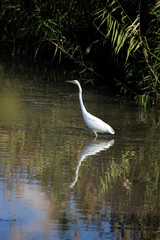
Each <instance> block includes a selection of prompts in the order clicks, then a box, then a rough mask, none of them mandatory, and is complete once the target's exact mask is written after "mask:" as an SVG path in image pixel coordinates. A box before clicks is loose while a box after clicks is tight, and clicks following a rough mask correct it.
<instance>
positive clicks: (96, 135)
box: [93, 130, 98, 138]
mask: <svg viewBox="0 0 160 240" xmlns="http://www.w3.org/2000/svg"><path fill="white" fill-rule="evenodd" d="M93 133H94V135H95V138H97V137H98V134H97V133H96V131H95V130H93Z"/></svg>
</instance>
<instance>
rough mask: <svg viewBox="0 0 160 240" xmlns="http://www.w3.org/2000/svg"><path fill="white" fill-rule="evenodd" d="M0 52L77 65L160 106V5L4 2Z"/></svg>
mask: <svg viewBox="0 0 160 240" xmlns="http://www.w3.org/2000/svg"><path fill="white" fill-rule="evenodd" d="M0 8H1V9H0V10H1V15H0V28H1V33H0V48H1V51H2V50H4V49H7V51H8V52H9V54H11V55H14V56H15V55H16V56H17V55H18V56H30V57H32V59H33V61H38V60H39V59H47V60H48V61H50V62H52V63H53V62H54V61H55V62H62V61H65V62H68V63H69V64H70V65H71V64H72V66H73V70H74V74H75V75H78V77H79V78H81V79H83V80H85V81H88V80H91V81H93V79H97V80H98V81H97V82H98V84H99V85H102V86H103V85H107V86H110V87H111V88H112V89H116V91H118V92H120V93H121V94H122V95H128V96H132V97H134V98H135V99H137V101H139V103H140V104H141V105H143V106H147V105H157V104H158V103H159V101H160V79H159V72H160V22H159V19H160V1H159V0H154V1H150V0H148V1H138V0H137V1H132V0H119V1H118V0H101V1H100V0H90V1H84V0H82V1H76V0H72V1H69V0H55V1H51V0H48V1H43V0H39V1H37V0H30V1H21V0H17V1H16V0H2V1H1V7H0Z"/></svg>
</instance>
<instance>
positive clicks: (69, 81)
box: [65, 81, 73, 83]
mask: <svg viewBox="0 0 160 240" xmlns="http://www.w3.org/2000/svg"><path fill="white" fill-rule="evenodd" d="M65 82H69V83H73V82H72V81H65Z"/></svg>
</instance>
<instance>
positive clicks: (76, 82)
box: [65, 80, 79, 85]
mask: <svg viewBox="0 0 160 240" xmlns="http://www.w3.org/2000/svg"><path fill="white" fill-rule="evenodd" d="M65 82H69V83H73V84H76V85H78V84H79V82H78V81H77V80H72V81H65Z"/></svg>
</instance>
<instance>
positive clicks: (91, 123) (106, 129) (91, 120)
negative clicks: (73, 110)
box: [66, 80, 115, 137]
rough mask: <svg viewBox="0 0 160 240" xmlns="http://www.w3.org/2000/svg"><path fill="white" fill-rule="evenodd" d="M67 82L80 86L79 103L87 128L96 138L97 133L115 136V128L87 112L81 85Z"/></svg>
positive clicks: (76, 82) (74, 81)
mask: <svg viewBox="0 0 160 240" xmlns="http://www.w3.org/2000/svg"><path fill="white" fill-rule="evenodd" d="M66 82H69V83H73V84H75V85H77V86H78V88H79V102H80V106H81V110H82V115H83V119H84V121H85V123H86V125H87V127H88V128H89V129H90V130H91V131H92V132H93V133H94V134H95V136H96V137H97V136H98V135H97V132H100V133H111V134H115V131H114V130H113V128H112V127H111V126H109V125H108V124H107V123H105V122H103V121H102V120H101V119H99V118H97V117H95V116H93V115H92V114H90V113H89V112H87V110H86V108H85V106H84V104H83V100H82V88H81V85H80V83H79V82H78V81H77V80H73V81H66Z"/></svg>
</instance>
